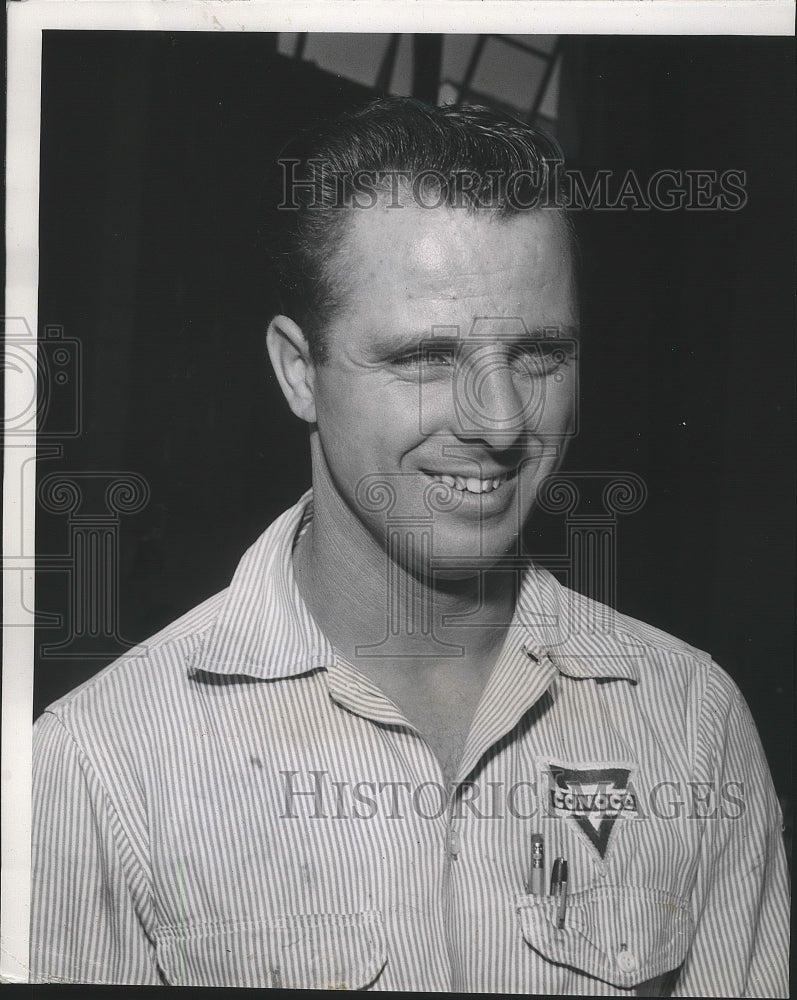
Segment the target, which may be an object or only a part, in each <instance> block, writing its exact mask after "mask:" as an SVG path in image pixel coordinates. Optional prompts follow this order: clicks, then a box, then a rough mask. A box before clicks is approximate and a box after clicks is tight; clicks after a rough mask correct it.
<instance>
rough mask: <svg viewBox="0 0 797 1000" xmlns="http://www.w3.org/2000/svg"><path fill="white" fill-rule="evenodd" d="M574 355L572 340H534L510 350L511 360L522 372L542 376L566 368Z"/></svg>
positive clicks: (535, 376)
mask: <svg viewBox="0 0 797 1000" xmlns="http://www.w3.org/2000/svg"><path fill="white" fill-rule="evenodd" d="M574 355H575V345H574V343H573V342H572V341H567V340H533V341H528V342H526V343H523V344H517V345H515V346H514V347H513V349H512V351H511V352H510V362H511V364H512V366H513V367H514V368H515V369H516V370H517V371H518V372H520V373H521V374H523V375H528V376H529V377H531V378H542V377H545V376H548V375H555V374H556V372H559V371H561V370H562V369H563V368H566V367H567V366H568V365H569V364H570V362H571V361H572V360H573V357H574Z"/></svg>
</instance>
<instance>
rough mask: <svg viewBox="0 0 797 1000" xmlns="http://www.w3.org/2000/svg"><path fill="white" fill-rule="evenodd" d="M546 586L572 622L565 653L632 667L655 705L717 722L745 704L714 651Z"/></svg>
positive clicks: (643, 691) (562, 616) (564, 616)
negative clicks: (664, 702)
mask: <svg viewBox="0 0 797 1000" xmlns="http://www.w3.org/2000/svg"><path fill="white" fill-rule="evenodd" d="M548 585H549V586H554V587H556V589H557V590H558V595H557V603H558V605H559V607H558V609H557V610H558V614H559V617H560V620H564V619H566V620H567V622H568V626H567V628H566V629H565V632H566V633H567V635H566V638H565V640H564V641H563V643H562V646H563V648H564V649H565V651H569V650H570V649H576V650H578V652H579V653H580V654H581V655H582V656H584V657H586V658H589V656H590V654H592V655H593V656H594V657H595V658H596V659H600V658H603V659H605V660H606V661H607V662H611V661H612V659H616V660H617V661H618V662H625V663H627V664H629V665H630V670H629V671H628V674H629V676H630V675H633V676H634V677H635V679H636V680H637V682H638V684H637V686H638V689H639V692H640V694H646V695H647V697H648V699H650V700H652V701H655V700H660V699H668V700H670V701H672V700H673V699H674V700H675V702H678V703H680V704H682V705H683V706H684V708H685V709H686V705H687V703H688V705H689V706H690V709H691V710H692V711H694V710H695V709H696V710H698V711H699V712H700V713H701V714H705V715H706V716H707V717H711V718H715V719H719V718H721V717H722V716H723V715H727V714H728V713H729V712H730V711H732V710H733V708H734V706H735V705H736V704H737V703H739V702H741V703H742V704H744V699H743V698H742V695H741V693H740V691H739V688H738V686H737V685H736V682H735V681H734V680H733V678H732V677H731V676H730V675H729V674H728V672H727V671H726V670H725V669H723V667H721V666H720V665H719V664H718V663H717V662H716V661H715V660H714V658H713V656H712V655H711V653H710V652H707V651H706V650H703V649H700V648H698V647H696V646H694V645H692V644H691V643H689V642H686V641H685V640H683V639H680V638H678V637H677V636H675V635H672V634H671V633H669V632H666V631H664V630H663V629H661V628H658V627H656V626H655V625H652V624H650V623H649V622H645V621H641V620H640V619H637V618H633V617H631V616H630V615H626V614H623V613H622V612H620V611H615V610H613V609H612V608H610V607H608V606H606V605H604V604H601V603H599V602H597V601H595V600H592V599H591V598H589V597H585V596H584V595H583V594H579V593H577V592H576V591H573V590H570V589H568V588H566V587H564V586H561V585H560V584H558V583H557V584H550V583H549V584H548ZM597 672H598V671H596V673H597Z"/></svg>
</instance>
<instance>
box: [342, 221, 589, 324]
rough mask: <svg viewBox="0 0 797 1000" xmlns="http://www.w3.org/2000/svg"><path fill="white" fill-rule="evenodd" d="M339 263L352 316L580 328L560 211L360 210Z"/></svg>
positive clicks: (347, 232) (348, 231)
mask: <svg viewBox="0 0 797 1000" xmlns="http://www.w3.org/2000/svg"><path fill="white" fill-rule="evenodd" d="M337 261H338V265H339V267H340V268H341V269H342V272H343V273H342V274H341V277H342V279H343V286H344V287H345V288H346V295H345V297H344V301H345V305H344V312H348V313H351V312H353V311H358V312H362V311H365V312H370V311H372V310H373V309H374V308H376V309H379V310H381V311H382V312H383V313H391V314H392V315H395V314H396V313H398V315H399V316H401V315H402V314H403V315H405V316H406V317H407V320H408V321H409V320H412V321H413V322H414V323H416V324H417V323H418V322H420V324H421V326H422V328H423V329H428V328H429V326H430V325H436V324H443V325H445V324H447V323H453V322H457V323H462V322H468V320H469V319H471V318H475V317H476V316H499V315H501V316H510V315H511V316H514V315H520V316H523V317H524V318H526V319H533V320H534V321H537V320H540V321H550V322H557V321H561V322H568V323H574V322H575V316H574V315H573V313H574V309H575V296H574V294H573V276H572V260H571V249H570V241H569V237H568V233H567V227H566V225H565V222H564V219H563V218H562V216H561V215H560V214H559V213H557V212H553V211H535V212H528V213H523V214H518V215H515V216H509V217H505V218H502V217H499V216H498V215H496V214H495V213H492V212H489V211H482V212H468V211H466V210H465V209H461V208H447V207H443V208H434V209H426V208H421V207H418V206H416V205H402V206H401V207H388V206H387V205H384V204H380V205H378V206H375V207H373V208H368V209H352V210H351V211H350V216H349V220H348V225H347V226H346V229H345V235H344V238H343V240H342V242H341V244H340V248H339V252H338V254H337ZM562 313H567V315H566V316H565V315H559V314H562ZM530 314H531V315H530ZM542 314H546V316H547V320H546V316H543V315H542ZM554 314H557V315H554Z"/></svg>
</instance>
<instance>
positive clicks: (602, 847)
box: [547, 763, 638, 858]
mask: <svg viewBox="0 0 797 1000" xmlns="http://www.w3.org/2000/svg"><path fill="white" fill-rule="evenodd" d="M547 770H548V775H549V782H550V791H549V801H548V807H549V809H550V811H551V815H552V816H555V817H569V818H570V819H572V820H573V822H574V823H576V825H577V826H578V827H579V828H580V830H581V831H582V833H583V834H584V835H585V836H586V838H587V840H589V842H590V844H592V846H593V847H594V848H595V850H596V851H597V852H598V854H599V855H600V857H601V858H604V857H606V851H607V849H608V847H609V837H610V836H611V832H612V830H613V829H614V824H615V823H616V822H617V820H618V819H624V818H626V817H630V816H636V815H638V813H637V803H636V795H635V794H634V792H633V790H632V789H631V787H630V781H629V779H630V777H631V772H632V769H631V768H630V767H622V766H618V765H613V764H605V765H595V766H591V767H588V768H575V767H568V766H566V765H563V764H553V763H551V764H550V765H549V766H548V768H547Z"/></svg>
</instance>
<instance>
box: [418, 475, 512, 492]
mask: <svg viewBox="0 0 797 1000" xmlns="http://www.w3.org/2000/svg"><path fill="white" fill-rule="evenodd" d="M425 475H427V476H428V477H429V478H430V479H433V480H434V481H435V482H438V483H443V484H444V485H445V486H449V487H450V488H451V489H452V490H457V491H458V492H459V493H475V494H481V493H493V492H495V490H500V489H501V487H502V486H503V485H504V483H507V482H509V480H511V479H514V478H515V476H516V475H517V469H512V470H511V471H509V472H502V473H501V474H500V475H498V476H488V477H487V478H485V479H478V478H476V477H475V476H455V475H450V474H449V473H435V472H426V473H425Z"/></svg>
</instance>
